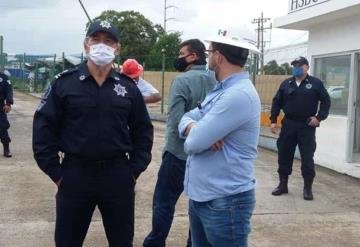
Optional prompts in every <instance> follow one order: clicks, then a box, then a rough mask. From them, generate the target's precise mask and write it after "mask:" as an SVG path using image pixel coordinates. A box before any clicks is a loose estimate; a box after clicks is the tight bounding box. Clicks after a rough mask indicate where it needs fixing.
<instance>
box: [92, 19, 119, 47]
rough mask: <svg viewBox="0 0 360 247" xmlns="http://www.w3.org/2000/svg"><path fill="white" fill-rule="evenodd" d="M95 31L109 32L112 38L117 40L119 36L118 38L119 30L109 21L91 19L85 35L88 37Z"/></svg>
mask: <svg viewBox="0 0 360 247" xmlns="http://www.w3.org/2000/svg"><path fill="white" fill-rule="evenodd" d="M96 32H105V33H109V34H110V35H111V36H112V37H113V38H114V40H116V41H117V42H119V38H120V35H119V30H118V29H117V28H116V27H115V26H114V25H113V24H112V23H110V22H109V21H104V20H96V21H93V22H92V23H91V24H90V26H89V28H88V30H87V32H86V37H90V36H92V35H93V34H94V33H96Z"/></svg>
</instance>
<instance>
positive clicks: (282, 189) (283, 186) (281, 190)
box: [271, 176, 289, 196]
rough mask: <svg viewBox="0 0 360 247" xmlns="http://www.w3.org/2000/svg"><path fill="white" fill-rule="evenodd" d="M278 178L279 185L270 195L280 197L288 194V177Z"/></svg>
mask: <svg viewBox="0 0 360 247" xmlns="http://www.w3.org/2000/svg"><path fill="white" fill-rule="evenodd" d="M279 178H280V183H279V186H278V187H276V188H275V189H274V190H273V191H272V192H271V194H272V195H273V196H280V195H282V194H287V193H288V178H289V177H288V176H279Z"/></svg>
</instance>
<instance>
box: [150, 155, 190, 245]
mask: <svg viewBox="0 0 360 247" xmlns="http://www.w3.org/2000/svg"><path fill="white" fill-rule="evenodd" d="M185 167H186V161H185V160H181V159H178V158H177V157H176V156H174V155H173V154H171V153H169V152H165V153H164V155H163V158H162V163H161V166H160V170H159V173H158V180H157V182H156V186H155V192H154V197H153V215H152V230H151V232H150V233H149V235H148V236H147V237H146V238H145V240H144V243H143V246H144V247H164V246H165V243H166V238H167V236H168V234H169V231H170V228H171V224H172V221H173V219H174V212H175V205H176V202H177V200H178V199H179V197H180V195H181V193H182V192H183V190H184V176H185ZM184 246H185V244H184ZM186 246H188V247H190V246H191V242H190V239H188V241H187V245H186Z"/></svg>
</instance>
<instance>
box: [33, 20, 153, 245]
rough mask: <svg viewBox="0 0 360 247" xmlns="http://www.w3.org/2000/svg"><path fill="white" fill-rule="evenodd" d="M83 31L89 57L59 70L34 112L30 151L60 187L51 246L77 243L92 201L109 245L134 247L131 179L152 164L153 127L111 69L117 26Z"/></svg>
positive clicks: (128, 84) (136, 95) (124, 80)
mask: <svg viewBox="0 0 360 247" xmlns="http://www.w3.org/2000/svg"><path fill="white" fill-rule="evenodd" d="M86 36H87V37H86V39H85V42H84V49H85V52H86V54H87V57H88V61H87V62H85V63H82V64H80V65H79V67H78V68H76V69H73V70H70V71H65V72H63V73H62V74H61V75H59V76H57V78H56V80H55V81H54V82H53V83H52V85H51V87H49V89H48V90H47V92H46V93H45V94H44V96H43V99H42V101H41V103H40V105H39V107H38V109H37V111H36V113H35V116H34V125H33V150H34V156H35V159H36V161H37V163H38V165H39V167H40V168H41V170H43V171H44V172H45V173H46V174H47V175H48V176H49V177H50V178H51V179H52V180H53V181H54V183H56V184H57V186H58V193H57V195H56V228H55V242H56V246H82V243H83V240H84V238H85V235H86V232H87V230H88V227H89V224H90V222H91V217H92V214H93V211H94V209H95V207H96V206H98V208H99V210H100V213H101V215H102V218H103V224H104V228H105V232H106V237H107V239H108V242H109V246H124V247H125V246H132V241H133V235H134V197H135V195H134V186H135V179H136V178H137V177H138V176H139V175H140V173H141V172H143V171H144V170H145V169H146V167H147V166H148V164H149V163H150V160H151V147H152V143H153V126H152V124H151V121H150V118H149V115H148V113H147V110H146V106H145V103H144V100H143V97H142V95H141V93H140V91H139V90H138V88H137V87H136V85H135V84H134V82H133V81H132V80H131V79H130V78H128V77H127V76H125V75H121V74H120V73H118V72H116V71H115V70H113V69H112V65H111V63H112V61H113V59H114V58H115V55H117V54H118V53H119V43H118V36H119V35H118V30H117V29H116V28H115V27H114V26H113V25H112V24H111V23H109V22H107V21H96V22H93V23H92V24H90V26H89V28H88V30H87V35H86ZM59 151H61V152H63V153H64V154H65V158H64V160H63V161H62V162H60V161H59V156H58V153H59Z"/></svg>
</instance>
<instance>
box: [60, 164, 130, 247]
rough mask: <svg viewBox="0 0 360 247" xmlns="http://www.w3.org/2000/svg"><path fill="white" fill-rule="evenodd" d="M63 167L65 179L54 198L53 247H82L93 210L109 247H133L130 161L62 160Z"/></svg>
mask: <svg viewBox="0 0 360 247" xmlns="http://www.w3.org/2000/svg"><path fill="white" fill-rule="evenodd" d="M62 165H63V168H64V176H63V180H62V182H61V184H60V186H59V189H58V193H57V195H56V227H55V243H56V246H57V247H80V246H82V244H83V241H84V239H85V236H86V233H87V230H88V228H89V225H90V222H91V218H92V215H93V212H94V210H95V207H96V206H97V207H98V208H99V211H100V213H101V216H102V219H103V225H104V228H105V233H106V237H107V239H108V242H109V246H110V247H131V246H133V245H132V242H133V236H134V197H135V193H134V186H135V181H134V179H133V173H132V169H131V167H130V165H129V161H128V160H127V159H126V158H121V159H119V160H114V161H111V162H103V163H101V164H99V163H98V162H81V161H79V160H76V159H71V158H66V157H65V160H64V162H63V163H62ZM101 246H105V244H102V245H101Z"/></svg>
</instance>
